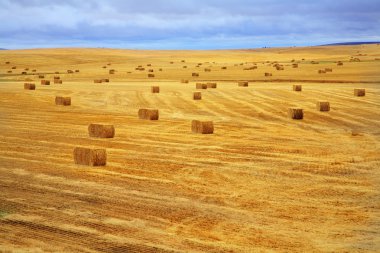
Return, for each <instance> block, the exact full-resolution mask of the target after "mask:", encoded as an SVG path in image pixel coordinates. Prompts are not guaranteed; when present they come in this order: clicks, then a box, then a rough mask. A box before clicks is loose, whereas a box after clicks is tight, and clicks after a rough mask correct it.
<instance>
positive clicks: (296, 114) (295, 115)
mask: <svg viewBox="0 0 380 253" xmlns="http://www.w3.org/2000/svg"><path fill="white" fill-rule="evenodd" d="M288 116H289V118H291V119H303V110H302V109H300V108H289V110H288Z"/></svg>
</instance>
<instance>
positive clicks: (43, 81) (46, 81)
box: [41, 80, 50, 85]
mask: <svg viewBox="0 0 380 253" xmlns="http://www.w3.org/2000/svg"><path fill="white" fill-rule="evenodd" d="M41 84H42V85H50V81H49V80H41Z"/></svg>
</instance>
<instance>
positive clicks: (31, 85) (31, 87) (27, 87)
mask: <svg viewBox="0 0 380 253" xmlns="http://www.w3.org/2000/svg"><path fill="white" fill-rule="evenodd" d="M24 89H25V90H35V89H36V85H35V84H34V83H24Z"/></svg>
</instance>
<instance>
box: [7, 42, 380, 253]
mask: <svg viewBox="0 0 380 253" xmlns="http://www.w3.org/2000/svg"><path fill="white" fill-rule="evenodd" d="M378 48H379V47H378V46H377V45H365V46H331V47H311V48H272V49H258V50H231V51H220V50H218V51H150V50H149V51H148V50H147V51H133V50H125V51H123V50H109V49H46V50H18V51H14V50H2V51H0V58H1V59H3V60H2V63H1V64H0V94H1V96H0V108H1V109H0V235H1V236H0V252H379V251H380V239H379V238H380V232H379V231H380V192H379V191H380V130H379V129H380V73H379V71H378V70H379V69H380V61H375V60H374V59H375V58H376V57H379V56H378V50H379V49H378ZM358 50H360V53H361V54H363V55H366V56H355V57H359V58H360V61H350V60H349V59H350V57H351V56H352V55H354V54H355V53H356V51H358ZM280 53H281V54H280ZM376 55H377V56H376ZM302 58H304V59H306V60H305V61H301V59H302ZM184 59H185V60H186V65H187V66H188V67H187V68H186V69H184V68H182V66H183V63H181V60H184ZM252 59H255V62H256V63H257V65H258V66H259V67H258V69H256V70H255V71H245V70H244V68H247V67H250V66H252V64H251V65H249V64H246V63H243V64H242V65H240V64H241V63H242V62H250V61H252ZM292 59H295V61H296V62H297V64H298V68H292V67H291V66H292V65H291V64H292V62H291V60H292ZM5 61H10V62H11V63H12V65H6V64H4V62H5ZM148 61H149V62H150V63H151V64H152V66H154V68H155V69H156V68H163V69H164V71H162V72H157V73H158V74H157V75H156V77H155V78H153V79H152V78H148V76H147V71H139V70H135V68H136V66H138V65H142V66H145V65H146V64H147V62H148ZM267 61H270V62H274V61H277V62H278V63H279V64H281V65H284V66H288V67H285V69H284V70H282V71H276V70H275V69H274V68H273V66H268V64H269V63H267ZM311 61H314V62H318V63H319V64H312V63H311ZM338 61H341V62H343V63H344V64H343V65H342V66H339V67H337V62H338ZM170 62H173V63H172V64H171V63H170ZM205 62H210V63H207V64H206V63H205ZM212 62H215V64H213V63H212ZM107 63H112V68H115V69H117V71H116V72H115V73H114V74H113V75H112V82H110V83H107V84H106V85H99V84H94V80H102V79H104V78H107V77H108V75H109V74H108V71H107V70H105V69H103V68H101V66H104V65H105V64H107ZM198 63H204V65H205V66H209V65H211V66H213V67H212V70H213V71H211V72H204V71H203V69H200V68H197V67H196V66H197V65H198ZM13 65H14V66H17V68H18V69H24V68H27V67H29V68H31V69H38V73H39V74H41V75H44V76H45V77H44V78H46V79H49V80H53V76H54V73H55V72H57V71H58V72H60V73H62V74H61V78H62V79H63V80H64V82H63V84H62V85H39V83H40V81H41V80H40V79H39V78H38V75H30V76H27V77H28V78H29V77H30V78H31V79H32V81H30V82H31V83H36V84H37V85H38V87H37V89H36V90H34V91H29V90H24V89H23V86H24V83H25V82H26V81H25V75H24V76H23V75H21V73H17V74H16V72H19V71H14V73H7V71H9V69H10V67H11V66H13ZM223 66H226V67H227V69H225V70H222V69H221V67H223ZM325 68H333V72H329V73H327V74H323V75H321V74H318V70H320V69H325ZM67 69H80V72H79V73H74V74H68V73H67ZM127 72H131V73H130V74H127ZM198 72H201V75H200V77H192V73H198ZM266 72H267V73H270V72H273V73H274V78H273V79H272V78H271V77H265V75H264V73H266ZM182 79H186V80H189V84H188V85H186V84H183V83H181V82H180V80H182ZM241 81H249V82H250V83H249V86H248V87H244V88H240V87H238V86H237V84H238V82H241ZM28 82H29V81H28ZM197 82H201V83H209V82H210V83H217V84H218V86H217V87H218V88H217V89H207V90H202V93H203V94H202V95H203V98H204V99H203V100H200V101H194V100H193V93H194V91H196V89H195V88H196V83H197ZM293 84H297V85H302V92H294V91H293V90H292V85H293ZM153 85H158V86H160V88H161V89H162V91H164V92H162V93H160V94H152V93H151V90H150V89H151V88H150V87H151V86H153ZM359 88H360V89H365V96H362V97H357V96H355V93H354V90H355V89H359ZM198 91H200V90H198ZM57 95H61V96H65V97H71V98H72V100H73V101H74V103H73V104H72V105H71V106H70V107H63V106H54V105H53V104H54V102H52V100H53V99H54V97H55V96H57ZM320 101H322V102H324V101H328V102H329V103H330V104H331V108H330V111H326V112H320V111H318V110H316V105H317V103H318V102H320ZM293 107H296V108H302V109H303V113H304V115H303V116H304V117H303V119H302V120H292V119H290V118H289V117H288V108H293ZM140 108H155V109H158V110H159V114H160V115H159V120H140V119H139V117H138V116H137V112H138V110H139V109H140ZM194 119H196V120H199V121H202V122H204V121H212V122H213V124H214V126H215V131H214V133H213V134H194V133H192V131H191V128H190V126H191V124H192V120H194ZM94 122H101V123H102V124H110V125H113V126H114V127H115V129H116V131H117V133H116V135H115V137H114V138H109V139H105V138H90V137H89V132H88V130H87V127H88V126H89V124H91V123H94ZM76 147H85V148H91V150H103V149H104V150H106V165H105V166H98V167H93V166H86V165H78V164H75V161H74V158H73V150H74V149H75V148H76ZM86 152H87V151H86ZM86 162H87V161H84V162H83V163H86ZM104 162H105V160H104ZM88 164H91V162H88ZM100 164H102V163H100Z"/></svg>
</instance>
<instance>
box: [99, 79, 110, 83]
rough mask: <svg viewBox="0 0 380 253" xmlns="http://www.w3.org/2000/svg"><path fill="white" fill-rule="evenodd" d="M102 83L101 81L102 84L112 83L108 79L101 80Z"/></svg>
mask: <svg viewBox="0 0 380 253" xmlns="http://www.w3.org/2000/svg"><path fill="white" fill-rule="evenodd" d="M100 81H101V83H109V82H110V79H108V78H103V79H101V80H100Z"/></svg>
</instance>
